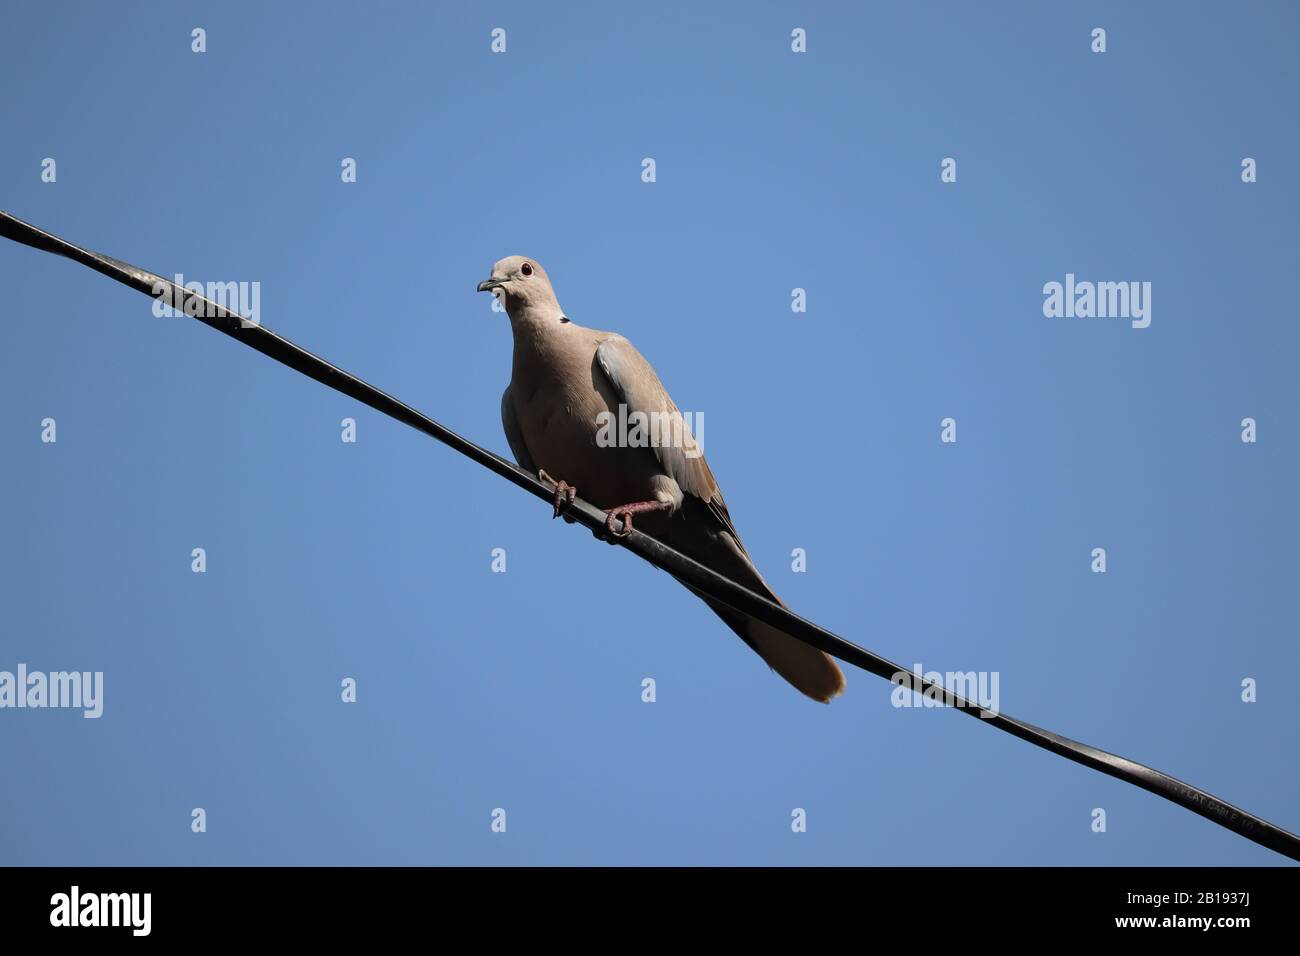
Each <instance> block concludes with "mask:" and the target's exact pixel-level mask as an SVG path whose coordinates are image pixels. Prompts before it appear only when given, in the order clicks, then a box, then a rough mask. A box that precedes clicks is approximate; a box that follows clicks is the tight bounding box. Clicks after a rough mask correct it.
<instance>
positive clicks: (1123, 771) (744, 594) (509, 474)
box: [0, 212, 1300, 860]
mask: <svg viewBox="0 0 1300 956" xmlns="http://www.w3.org/2000/svg"><path fill="white" fill-rule="evenodd" d="M0 235H3V236H4V237H5V238H7V239H12V240H14V241H15V242H20V243H23V244H24V245H28V246H32V247H34V248H36V249H41V250H43V251H45V252H53V253H55V254H56V255H60V256H66V257H67V258H69V259H72V260H73V261H74V262H80V263H81V264H82V265H85V266H89V267H90V268H92V269H94V270H95V271H96V272H102V273H103V274H104V275H106V276H108V277H109V278H110V279H116V280H117V281H118V282H121V283H123V284H124V285H128V286H130V287H131V288H133V289H136V290H138V291H140V292H143V293H145V294H146V295H149V296H152V297H154V298H157V299H160V300H162V301H164V302H165V303H166V304H168V305H171V306H172V307H173V308H175V309H177V310H178V311H181V312H184V313H185V314H186V315H190V316H191V317H193V318H196V319H197V320H198V321H200V322H202V323H204V324H205V325H209V326H211V327H212V328H214V329H216V330H217V331H219V332H224V333H225V334H226V335H229V336H230V337H231V338H234V339H238V340H239V341H240V342H243V343H244V344H245V345H247V346H249V347H250V348H254V349H256V350H257V351H259V352H261V353H262V354H263V355H267V356H269V357H271V358H273V359H275V360H276V361H277V362H280V363H282V364H284V365H287V366H289V368H292V369H295V370H297V371H299V372H301V373H302V374H304V375H306V376H308V377H309V378H314V379H315V380H316V381H318V382H321V383H322V384H325V385H328V386H329V387H330V388H333V389H336V390H337V391H340V392H342V393H343V394H345V395H348V396H350V397H352V398H355V399H356V400H357V401H359V402H362V403H364V404H366V405H369V406H370V407H371V408H373V409H375V410H376V411H380V412H383V413H384V414H385V415H389V416H391V417H392V418H395V419H397V420H398V421H400V422H404V423H405V424H407V425H410V426H411V427H412V428H415V429H417V430H418V431H422V432H424V433H425V434H426V435H431V436H432V437H434V438H436V439H438V440H439V441H441V442H444V443H445V444H448V445H450V446H451V447H452V448H454V449H456V451H458V452H460V453H461V454H462V455H465V456H466V457H468V458H471V459H473V460H474V461H476V462H478V463H479V464H480V465H483V466H484V467H485V468H489V469H491V470H492V471H494V472H496V473H497V474H498V475H500V476H501V477H503V478H505V479H506V480H507V481H511V482H513V483H514V484H516V485H518V486H519V487H520V488H523V489H524V490H525V491H528V492H531V493H532V494H534V495H536V496H537V497H538V498H541V499H543V500H545V501H547V502H550V501H551V500H552V498H553V495H554V489H553V488H552V487H551V486H549V485H547V484H544V483H543V482H542V481H540V480H539V479H538V477H537V476H536V475H531V474H529V473H528V472H526V471H524V470H522V469H520V468H517V467H516V466H514V465H513V464H511V463H510V462H508V461H506V460H505V459H504V458H502V457H500V456H499V455H495V454H493V453H492V452H490V451H488V450H487V449H486V448H481V447H479V446H478V445H476V444H474V443H473V442H471V441H469V440H467V439H465V438H462V437H461V436H460V435H458V434H456V433H455V432H454V431H452V430H451V429H449V428H446V427H444V426H443V425H440V424H438V423H437V422H435V421H434V420H433V419H431V418H429V417H428V416H426V415H422V414H420V413H419V412H417V411H416V410H415V409H413V408H411V407H410V406H409V405H406V404H405V403H403V402H400V401H398V400H397V399H395V398H393V397H392V396H391V395H388V394H385V393H384V392H381V391H380V390H379V389H377V388H375V387H374V386H373V385H370V384H368V383H367V382H364V381H362V380H361V379H359V378H357V377H356V376H355V375H352V374H350V373H348V372H345V371H343V370H342V369H340V368H338V367H336V366H334V365H331V364H330V363H329V362H327V361H325V360H324V359H322V358H319V357H318V356H315V355H312V354H311V353H310V352H308V351H307V350H306V349H303V348H300V347H299V346H297V345H295V344H294V343H292V342H290V341H289V340H288V339H286V338H284V337H283V336H280V335H277V334H276V333H274V332H272V331H271V330H270V329H268V328H266V327H265V326H262V325H259V324H253V323H251V322H248V321H245V320H243V319H241V317H240V316H238V315H236V314H235V313H232V312H229V311H228V310H227V309H226V308H225V307H224V306H221V305H219V304H218V303H216V302H213V301H212V300H210V299H207V298H204V297H203V296H201V295H197V294H196V293H194V292H190V291H187V290H185V289H183V288H181V287H180V286H177V285H176V284H175V283H173V282H171V281H169V280H167V279H164V278H162V277H161V276H157V275H154V274H153V273H152V272H147V271H145V270H144V269H140V268H137V267H136V266H133V265H129V264H128V263H125V262H120V261H118V260H117V259H112V258H109V257H108V256H105V255H101V254H100V253H97V252H91V251H89V250H87V249H82V248H81V247H80V246H75V245H73V244H72V243H70V242H67V241H65V240H63V239H60V238H59V237H58V236H54V235H51V234H50V233H48V232H45V231H43V230H41V229H38V228H36V227H35V226H33V225H30V224H29V223H26V222H23V221H22V220H21V219H18V218H16V217H14V216H11V215H10V214H9V213H6V212H0ZM566 514H568V515H569V516H570V517H572V518H574V519H575V520H576V521H578V522H580V523H581V524H583V525H585V526H586V527H588V528H590V529H591V530H592V531H593V532H594V533H596V534H597V535H604V533H605V512H604V511H602V510H600V509H599V508H596V507H595V506H593V505H591V504H589V503H588V502H586V501H583V500H582V499H578V500H577V501H575V502H574V503H573V504H572V505H570V506H569V508H568V510H567V511H566ZM620 530H621V528H620ZM617 541H618V543H620V544H622V545H623V547H625V548H627V549H628V550H629V551H632V552H634V553H635V554H637V555H639V556H640V557H642V558H644V559H645V560H646V561H648V562H650V563H651V564H653V565H654V566H655V567H657V568H659V569H661V570H663V571H667V572H668V573H669V574H671V575H672V576H673V577H675V578H677V579H678V580H679V581H681V582H682V583H683V584H685V585H686V586H687V587H689V588H690V589H691V590H693V591H695V592H696V593H697V594H702V595H708V596H709V597H711V598H714V599H716V600H718V601H721V602H723V603H724V604H727V605H728V606H730V607H732V608H734V609H736V610H737V611H740V612H741V613H743V614H746V615H748V616H750V617H752V618H757V619H758V620H760V621H762V622H764V623H765V624H770V625H772V626H773V627H776V628H779V629H780V630H782V631H784V632H785V633H787V634H792V635H794V636H795V637H797V638H799V639H800V640H801V641H804V642H805V643H807V644H811V645H812V646H813V647H816V648H819V649H820V650H823V651H825V652H826V653H827V654H831V655H833V656H835V657H838V658H839V659H840V660H842V661H844V662H846V663H849V664H852V665H854V666H855V667H860V668H862V669H863V670H865V671H869V672H870V673H872V674H876V675H877V676H879V677H883V678H885V680H889V681H893V682H895V683H897V684H900V685H903V686H906V687H908V688H910V689H911V690H913V691H915V692H925V691H926V690H929V691H930V696H931V697H934V698H936V699H938V700H942V701H945V702H946V703H947V704H948V705H950V706H952V707H955V708H956V709H958V710H961V711H963V712H965V713H967V714H970V715H971V716H973V717H977V718H980V720H981V721H982V722H984V723H987V724H989V726H992V727H997V728H998V729H999V730H1004V731H1006V732H1007V733H1009V734H1012V735H1014V736H1016V737H1019V738H1020V739H1021V740H1027V741H1028V742H1029V743H1031V744H1034V745H1035V746H1037V747H1042V748H1043V749H1044V750H1050V751H1051V752H1052V753H1054V754H1059V755H1060V756H1062V757H1065V758H1066V759H1067V760H1073V761H1074V762H1075V763H1081V764H1083V765H1084V766H1085V767H1091V768H1092V769H1093V770H1100V771H1101V772H1102V773H1104V774H1108V775H1109V776H1112V777H1115V778H1117V779H1119V780H1123V781H1125V782H1126V783H1131V784H1134V785H1135V786H1138V787H1141V788H1142V789H1144V790H1148V791H1150V792H1151V793H1154V794H1156V795H1157V796H1160V797H1164V798H1165V799H1166V800H1169V801H1171V802H1173V803H1176V804H1178V805H1179V806H1181V807H1186V808H1187V809H1188V810H1191V811H1192V812H1193V813H1199V814H1200V815H1201V816H1203V817H1205V818H1206V819H1208V820H1212V821H1213V822H1215V823H1217V824H1219V825H1220V826H1222V827H1225V828H1227V829H1229V830H1231V831H1233V832H1234V833H1238V834H1240V835H1241V836H1244V837H1245V838H1246V839H1248V840H1253V841H1254V842H1255V843H1258V844H1260V845H1261V846H1265V847H1268V848H1269V849H1270V850H1276V851H1277V852H1278V853H1281V854H1283V855H1285V856H1288V857H1290V858H1291V859H1293V860H1300V837H1297V836H1296V835H1295V834H1294V833H1291V832H1289V831H1287V830H1283V829H1282V828H1281V827H1278V826H1275V825H1273V824H1272V823H1269V822H1268V821H1267V820H1264V819H1261V818H1260V817H1257V816H1255V815H1254V814H1252V813H1247V812H1246V811H1245V810H1241V809H1239V808H1237V807H1234V806H1233V805H1232V804H1230V803H1227V802H1225V801H1223V800H1220V799H1219V798H1218V797H1216V796H1213V795H1212V794H1209V793H1206V792H1205V791H1204V790H1200V789H1198V788H1196V787H1193V786H1192V785H1191V784H1188V783H1184V782H1183V781H1181V780H1178V779H1176V778H1174V777H1171V776H1169V775H1168V774H1165V773H1161V772H1160V771H1159V770H1153V769H1152V768H1150V767H1147V766H1144V765H1143V764H1140V763H1135V762H1134V761H1132V760H1126V759H1125V758H1123V757H1118V756H1116V755H1115V754H1112V753H1107V752H1106V751H1104V750H1098V749H1097V748H1095V747H1089V746H1088V745H1087V744H1082V743H1079V742H1078V741H1077V740H1071V739H1069V738H1068V737H1062V736H1060V735H1059V734H1054V733H1052V732H1051V731H1050V730H1044V729H1043V728H1041V727H1035V726H1034V725H1033V724H1028V723H1025V722H1024V721H1021V720H1016V719H1015V718H1014V717H1010V716H1008V715H1006V714H1002V713H996V714H993V713H988V712H985V711H983V710H982V708H981V707H980V706H979V704H977V703H975V702H973V701H969V700H966V699H965V698H963V697H961V696H959V695H957V694H954V693H952V692H951V691H948V690H946V689H945V688H943V687H942V686H939V685H937V684H934V683H932V682H930V681H927V680H925V679H924V678H923V677H921V676H918V675H916V674H914V673H913V672H911V671H907V670H905V669H903V668H901V667H899V666H898V665H897V664H894V663H893V662H891V661H888V660H886V659H885V658H883V657H881V656H880V655H878V654H873V653H872V652H871V651H869V650H867V649H866V648H863V647H859V646H858V645H857V644H854V643H852V642H851V641H846V640H845V639H844V638H842V637H840V636H838V635H836V634H833V633H831V632H830V631H828V630H826V629H825V628H823V627H819V626H818V625H816V624H814V623H812V622H811V621H808V620H805V619H804V618H802V617H800V616H799V615H797V614H794V613H793V612H791V611H789V610H787V609H786V608H784V607H781V606H780V605H778V604H774V603H773V602H771V601H769V600H767V599H766V598H764V597H762V596H760V595H758V594H755V593H754V592H753V591H750V590H749V589H748V588H744V587H742V586H741V585H739V584H737V583H736V582H734V581H732V580H730V579H729V578H725V577H723V576H722V575H720V574H718V573H717V572H715V571H711V570H710V569H708V568H706V567H705V566H704V565H702V564H699V563H698V562H696V561H693V560H692V559H690V558H688V557H686V556H685V555H683V554H680V553H678V552H677V551H674V550H673V549H672V548H669V547H668V546H666V545H664V544H661V543H660V542H659V541H658V540H656V539H655V538H652V537H650V536H649V535H646V534H642V533H641V532H639V531H636V530H633V531H632V533H631V534H630V535H628V536H627V537H624V538H619V539H617Z"/></svg>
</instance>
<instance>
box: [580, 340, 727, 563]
mask: <svg viewBox="0 0 1300 956" xmlns="http://www.w3.org/2000/svg"><path fill="white" fill-rule="evenodd" d="M596 362H597V364H598V365H599V366H600V368H601V370H602V371H603V372H604V373H605V377H606V378H607V379H609V383H610V385H612V386H613V388H614V391H615V392H616V393H617V394H618V396H619V397H620V398H621V399H622V401H623V403H624V404H625V405H627V410H628V414H629V415H631V414H632V413H633V412H643V413H645V414H646V415H647V416H649V415H651V414H654V413H658V414H659V415H661V416H671V419H670V420H669V421H670V423H671V427H670V429H669V430H668V431H669V434H668V435H667V436H665V435H663V434H660V436H659V438H660V441H659V442H658V444H657V445H656V446H655V447H654V448H653V451H654V453H655V455H656V457H658V459H659V464H660V466H661V467H662V468H663V470H664V473H665V474H667V475H668V477H670V478H672V479H673V480H674V481H675V482H677V485H678V487H680V488H681V489H682V491H683V492H684V493H686V494H688V495H694V496H695V497H696V498H699V499H700V500H701V501H703V502H704V503H705V504H707V505H708V506H709V510H710V511H712V512H713V513H714V515H715V516H716V517H717V518H718V520H719V521H720V522H721V523H722V525H723V527H725V528H726V529H727V530H728V531H729V532H731V534H732V536H733V537H735V539H736V541H737V542H739V541H740V536H739V535H737V534H736V530H735V528H734V527H733V526H732V524H731V516H730V515H729V514H728V513H727V505H726V503H725V502H724V501H723V499H722V489H720V488H719V487H718V483H717V481H716V480H715V479H714V477H713V472H712V470H710V468H709V463H708V462H707V461H705V459H704V453H703V450H702V449H701V448H700V446H699V444H698V443H697V442H696V440H695V436H694V435H693V434H692V433H691V430H690V428H689V425H688V423H687V422H686V420H685V418H684V417H683V416H682V414H681V412H680V411H678V409H677V406H676V405H675V404H674V403H673V400H672V397H671V396H670V395H669V394H668V390H667V389H666V388H664V386H663V383H662V382H660V381H659V376H658V375H656V374H655V370H654V368H653V367H651V365H650V363H649V362H647V361H646V360H645V357H644V356H643V355H642V354H641V353H640V352H638V351H637V350H636V349H635V348H634V347H633V346H632V343H631V342H629V341H628V340H627V339H625V338H623V336H621V335H613V334H611V335H609V336H607V337H606V338H605V339H603V340H602V341H601V343H600V345H599V346H597V348H596ZM662 420H663V419H661V421H662Z"/></svg>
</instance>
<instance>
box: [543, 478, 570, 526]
mask: <svg viewBox="0 0 1300 956" xmlns="http://www.w3.org/2000/svg"><path fill="white" fill-rule="evenodd" d="M537 478H538V480H539V481H545V482H547V483H549V484H552V485H554V486H555V499H554V501H553V502H552V503H553V504H554V505H555V513H554V514H552V515H551V519H552V520H554V519H555V518H558V517H559V516H560V512H562V511H563V510H564V509H565V508H567V507H568V506H569V505H571V504H573V501H574V499H575V498H577V497H578V489H577V488H575V487H573V485H571V484H569V483H568V482H567V481H556V480H555V479H554V478H552V477H551V476H550V475H548V474H547V473H546V472H545V471H540V470H539V471H538V472H537ZM564 520H566V521H572V520H573V519H572V518H565V519H564Z"/></svg>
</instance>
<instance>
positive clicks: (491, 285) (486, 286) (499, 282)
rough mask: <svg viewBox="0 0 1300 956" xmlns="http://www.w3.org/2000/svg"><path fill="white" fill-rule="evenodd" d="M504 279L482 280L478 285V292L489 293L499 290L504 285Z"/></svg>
mask: <svg viewBox="0 0 1300 956" xmlns="http://www.w3.org/2000/svg"><path fill="white" fill-rule="evenodd" d="M505 282H506V280H505V279H484V280H483V281H482V282H480V283H479V284H478V291H480V292H491V291H492V290H493V289H499V288H500V287H501V286H503V285H505Z"/></svg>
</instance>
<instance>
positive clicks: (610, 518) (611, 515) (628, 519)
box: [605, 508, 632, 538]
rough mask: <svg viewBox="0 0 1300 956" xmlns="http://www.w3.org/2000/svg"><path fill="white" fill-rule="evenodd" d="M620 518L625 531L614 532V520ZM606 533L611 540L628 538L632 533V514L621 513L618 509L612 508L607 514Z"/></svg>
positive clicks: (627, 512) (628, 512)
mask: <svg viewBox="0 0 1300 956" xmlns="http://www.w3.org/2000/svg"><path fill="white" fill-rule="evenodd" d="M615 518H618V519H619V520H620V521H622V522H623V530H622V531H615V530H614V519H615ZM605 531H606V532H607V533H608V534H609V536H610V537H611V538H626V537H627V536H628V535H630V534H631V533H632V512H630V511H619V510H618V509H617V508H611V509H610V510H609V511H606V512H605Z"/></svg>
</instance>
